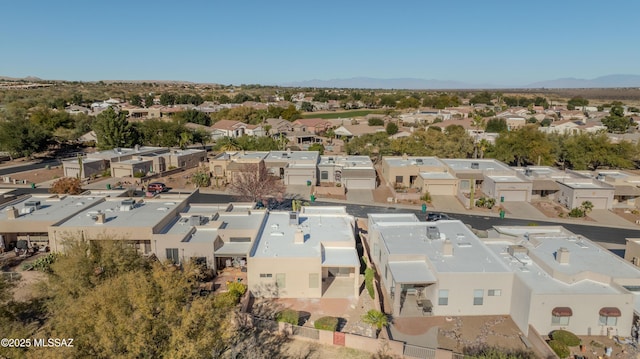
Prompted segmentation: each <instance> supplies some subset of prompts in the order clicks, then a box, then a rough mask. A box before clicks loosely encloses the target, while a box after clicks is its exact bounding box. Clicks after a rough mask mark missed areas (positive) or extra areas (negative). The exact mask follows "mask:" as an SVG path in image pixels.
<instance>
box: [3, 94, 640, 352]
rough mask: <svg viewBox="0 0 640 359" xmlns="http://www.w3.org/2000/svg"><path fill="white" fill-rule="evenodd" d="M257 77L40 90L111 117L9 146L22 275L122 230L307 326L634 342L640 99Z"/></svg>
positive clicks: (350, 332)
mask: <svg viewBox="0 0 640 359" xmlns="http://www.w3.org/2000/svg"><path fill="white" fill-rule="evenodd" d="M342 92H344V91H342ZM335 93H341V91H339V90H335ZM241 94H242V93H237V94H236V95H234V96H238V98H237V102H236V99H235V97H234V98H232V97H230V96H227V95H224V96H226V99H227V100H229V102H226V101H225V98H224V97H222V96H223V95H221V96H219V97H216V98H211V100H207V101H204V98H202V99H198V98H197V96H195V95H189V96H187V95H184V98H183V99H184V100H185V102H188V101H192V100H193V103H184V104H181V103H178V102H179V101H178V100H179V99H181V98H182V97H183V96H178V95H176V94H169V93H163V94H160V95H156V94H153V95H151V94H147V95H145V96H143V95H144V94H143V93H140V95H138V98H136V96H133V100H134V101H131V98H130V99H129V100H128V101H125V100H124V99H120V98H118V97H116V96H113V97H108V98H106V99H104V100H101V101H96V102H92V103H80V104H74V103H69V104H67V105H66V106H65V107H64V110H60V111H59V110H56V109H49V110H46V111H45V110H43V109H34V110H32V111H33V115H32V117H31V118H32V119H33V118H35V119H38V118H42V119H44V118H57V116H63V117H64V116H69V117H68V118H69V119H70V121H72V122H73V121H79V122H78V123H80V122H81V121H85V120H86V119H90V121H91V123H92V125H91V126H89V127H82V128H80V129H78V130H77V131H76V130H73V131H71V130H72V129H71V128H68V129H67V130H69V134H71V133H72V132H73V136H71V135H69V136H68V137H67V139H65V140H64V141H63V140H60V139H58V140H56V141H59V142H58V143H57V144H56V145H55V146H51V145H46V150H45V148H42V149H41V151H40V152H38V151H34V152H31V153H29V154H28V155H27V156H25V153H24V152H21V151H22V150H19V149H17V148H9V147H7V148H3V150H5V151H7V152H6V156H5V157H3V158H2V159H3V162H6V163H0V173H1V175H0V177H1V179H2V181H1V182H0V187H2V191H1V193H2V198H1V199H0V260H2V262H1V263H2V272H3V273H4V274H3V276H5V277H7V278H18V279H14V281H15V283H26V281H27V279H26V278H33V279H32V280H33V281H34V282H35V281H38V280H45V281H51V280H52V279H47V278H52V277H48V276H49V275H50V274H47V273H52V272H54V273H59V272H56V271H58V270H59V269H57V267H56V263H57V262H58V261H61V262H60V263H65V262H64V260H66V259H65V258H72V255H78V253H85V254H80V255H86V253H93V252H96V251H98V249H97V248H103V249H100V250H104V251H107V252H104V254H101V256H109V255H115V254H116V253H129V254H127V255H129V256H133V257H136V258H139V259H140V260H142V261H144V262H145V263H149V264H148V266H147V267H145V268H147V269H144V270H146V271H149V270H150V271H151V272H147V273H149V274H148V275H147V276H149V278H151V277H154V276H155V277H154V278H158V276H160V277H162V276H165V274H158V273H165V272H164V271H176V273H181V274H180V275H190V274H189V273H192V272H191V271H194V273H197V275H195V276H194V277H193V278H192V277H189V278H190V279H185V280H186V281H187V282H188V283H189V284H188V287H189V288H190V289H189V292H190V293H192V294H190V295H193V297H191V298H192V299H190V300H192V301H193V303H199V302H198V301H200V300H202V301H208V300H211V301H215V300H218V301H219V300H221V299H220V298H229V299H228V302H225V303H226V304H224V306H223V307H224V308H225V309H224V310H225V311H227V312H233V313H236V314H237V315H238V316H240V317H241V318H245V319H246V320H247V321H248V322H247V323H244V324H242V325H243V326H245V327H243V328H245V329H243V330H249V328H250V329H251V330H258V331H260V333H266V334H265V335H270V334H268V333H271V331H269V330H266V329H264V328H275V329H274V330H275V331H279V332H283V333H288V334H289V335H290V337H291V338H292V340H293V341H294V342H296V341H300V340H306V341H310V342H312V343H316V344H318V345H328V346H330V347H335V346H338V347H339V346H345V347H347V348H351V349H353V350H358V351H362V352H363V353H368V354H367V355H370V354H375V353H379V352H380V351H381V350H383V348H385V345H386V346H388V348H389V349H384V350H388V351H389V352H390V353H392V354H393V355H395V356H398V357H402V356H404V357H416V358H433V357H442V358H445V357H446V358H458V356H459V355H463V354H462V352H463V351H464V350H463V349H461V348H462V347H461V345H463V344H464V345H468V344H469V343H471V342H473V341H482V342H483V343H497V344H496V345H497V346H500V345H499V344H501V345H505V344H504V343H507V342H508V343H509V345H510V346H509V348H511V350H520V351H523V352H531V353H534V355H535V356H536V357H547V356H551V355H555V354H554V353H555V352H554V350H556V349H554V348H555V346H556V345H557V344H554V343H551V340H550V339H548V338H549V336H550V335H551V336H552V335H553V333H554V332H557V331H566V332H570V333H571V335H575V336H577V337H579V338H580V340H582V341H583V343H588V344H586V345H585V344H583V347H584V348H589V349H587V350H592V351H596V352H597V350H602V349H600V348H605V347H608V346H610V345H611V346H613V345H617V346H616V347H615V349H613V350H614V352H616V353H621V356H622V355H627V354H628V353H635V345H637V340H638V333H640V305H638V303H640V301H638V300H637V293H638V290H637V287H639V286H640V268H638V266H639V265H640V262H639V261H638V260H637V259H638V258H640V255H639V254H638V253H640V250H639V249H638V240H637V237H638V235H637V231H638V229H640V227H639V226H640V208H639V206H640V202H639V201H637V198H638V197H640V188H639V186H640V171H639V170H638V168H637V163H638V162H637V161H638V158H640V157H638V152H637V148H638V142H637V138H638V137H637V136H636V135H637V134H638V132H637V128H636V124H635V122H632V121H631V120H630V119H632V118H635V117H634V116H636V115H637V113H638V111H637V107H635V106H632V105H621V104H619V103H611V104H603V105H596V106H586V105H584V106H582V108H580V109H578V110H576V109H575V107H574V106H569V103H573V102H576V101H578V102H580V101H579V99H578V100H575V99H573V98H570V99H568V100H567V101H566V103H562V104H561V103H558V102H557V101H556V102H554V104H553V105H552V104H550V103H545V102H544V101H542V100H545V101H546V99H545V98H542V97H540V98H542V100H540V99H539V98H535V99H532V98H531V97H519V96H521V95H514V96H513V97H509V96H506V95H502V97H500V98H497V97H495V96H497V95H495V94H491V93H488V92H487V93H486V94H485V93H484V92H481V93H470V94H469V95H467V97H466V98H464V99H459V101H452V103H451V106H442V107H443V108H433V107H429V106H422V105H421V104H419V105H418V106H417V107H415V108H399V107H402V106H400V105H401V104H402V103H403V101H405V100H407V99H410V98H413V97H411V96H409V95H401V94H399V95H398V96H397V99H395V100H394V101H396V107H395V109H393V110H391V109H390V108H388V105H385V106H380V107H379V108H370V109H367V110H365V112H353V111H354V110H344V109H342V108H341V106H340V101H338V100H326V99H324V101H320V100H323V99H322V98H320V100H318V101H316V100H314V99H318V98H319V97H318V96H320V95H321V96H320V97H322V96H328V95H329V94H330V93H329V92H322V91H321V92H316V93H315V94H314V93H313V92H306V91H299V92H297V93H296V94H293V95H291V96H290V97H289V96H287V98H288V100H285V99H284V98H281V97H280V96H279V95H278V94H273V95H272V96H267V97H265V99H266V101H262V100H261V101H257V100H256V98H255V97H257V96H249V95H248V94H244V95H242V96H241ZM245 95H246V96H245ZM171 96H173V97H171ZM344 96H345V98H344V99H343V101H349V103H350V104H349V108H354V107H355V106H358V105H357V103H356V102H353V101H350V100H351V99H350V98H349V96H350V95H346V94H345V95H344ZM425 96H427V97H425V99H424V103H428V102H429V101H431V100H432V99H431V97H428V96H430V95H425ZM482 96H489V99H490V100H492V101H495V102H494V103H492V104H487V103H478V102H477V101H479V98H481V97H482ZM172 98H173V102H172V101H171V99H172ZM140 99H141V100H140ZM383 100H385V98H384V95H383V96H382V97H381V98H380V100H379V101H383ZM145 101H148V102H149V106H147V104H146V103H145ZM511 101H523V102H526V101H530V102H531V101H534V102H535V101H538V103H539V105H535V104H534V102H531V103H530V104H529V105H528V106H524V107H523V106H511V105H508V103H510V102H511ZM572 101H573V102H572ZM131 102H135V103H131ZM151 103H153V104H152V105H151ZM307 103H308V104H311V106H310V105H306V104H307ZM580 103H584V101H582V102H580ZM83 105H86V107H85V106H83ZM384 107H387V108H386V109H385V108H384ZM569 107H572V108H573V109H569ZM319 109H324V110H326V111H319ZM355 111H358V110H355ZM303 115H304V117H302V116H303ZM85 116H86V117H85ZM343 116H344V117H343ZM615 116H618V117H621V118H623V119H627V118H628V119H629V122H628V123H626V127H625V128H624V130H620V129H619V128H618V127H614V126H618V125H616V124H613V122H611V120H612V119H613V118H614V117H615ZM625 121H626V120H625ZM70 123H71V122H70ZM607 124H608V125H607ZM59 131H60V130H58V132H59ZM75 135H78V136H77V137H76V136H75ZM56 138H57V137H56ZM3 143H4V142H3ZM598 146H599V147H598ZM595 148H599V149H600V150H599V152H596V151H595V150H594V149H595ZM29 151H31V150H29ZM83 245H87V246H90V247H91V248H93V249H90V250H88V252H87V251H86V250H85V251H84V252H82V250H80V251H79V252H78V249H76V248H80V247H78V246H83ZM114 248H117V249H114ZM108 251H111V252H108ZM73 253H75V254H73ZM96 253H98V252H96ZM109 253H110V254H109ZM123 255H124V254H123ZM58 258H62V259H58ZM101 258H102V257H101ZM104 258H106V257H104ZM74 260H75V259H74ZM113 260H115V259H113ZM110 261H112V260H111V259H110V260H108V261H107V260H106V259H100V260H99V262H100V263H98V264H97V265H95V266H94V268H91V271H95V273H100V274H98V276H102V275H103V274H102V273H108V271H109V270H115V269H109V268H111V267H109V266H111V265H112V264H109V263H111V262H110ZM41 263H46V264H41ZM41 266H44V268H46V269H45V270H44V271H42V272H41V271H40V269H38V268H41ZM114 268H115V267H114ZM148 268H151V269H148ZM192 268H196V269H192ZM153 271H160V272H153ZM57 275H63V274H57ZM20 278H23V279H20ZM18 285H20V287H17V288H20V289H16V290H15V293H18V294H16V295H18V297H16V298H23V297H20V296H22V295H25V296H29V295H34V294H33V293H35V292H33V289H29V288H32V287H30V285H31V284H18ZM140 285H141V284H140ZM21 293H24V294H21ZM25 298H27V297H25ZM216 298H217V299H216ZM212 303H213V302H212ZM215 305H222V304H215ZM284 313H287V314H286V315H295V317H296V318H298V319H291V320H290V321H289V322H286V321H284V320H283V319H278V318H281V317H282V316H284V315H285V314H284ZM327 318H333V319H331V320H335V321H336V322H337V323H341V324H340V326H336V327H332V328H330V329H329V331H328V332H326V331H325V330H324V329H322V325H321V324H318V323H323V322H324V321H326V320H329V319H327ZM370 318H373V319H370ZM376 318H377V319H376ZM380 318H382V319H380ZM378 321H380V323H383V324H380V325H378V324H375V323H378ZM477 321H481V322H483V323H492V324H486V325H487V327H485V326H482V325H481V324H478V322H477ZM285 323H287V324H285ZM371 323H374V324H371ZM463 323H475V324H463ZM489 325H491V326H490V327H488V326H489ZM465 326H466V327H467V328H472V329H470V330H471V332H472V333H471V334H470V333H466V334H465V333H463V332H462V331H461V328H463V327H465ZM483 328H485V329H483ZM486 328H489V329H486ZM270 330H271V329H270ZM488 332H490V334H487V333H488ZM328 333H330V334H328ZM337 337H343V338H344V345H342V344H336V343H339V342H336V340H337V339H335V340H334V338H337ZM505 338H508V340H507V341H505ZM465 343H466V344H465ZM593 343H595V344H593ZM600 343H601V345H602V347H598V345H599V344H600ZM567 348H568V349H567V350H570V351H571V352H573V353H575V354H576V355H578V354H579V353H581V349H580V347H579V346H578V347H570V346H568V347H567ZM622 350H624V352H623V351H622Z"/></svg>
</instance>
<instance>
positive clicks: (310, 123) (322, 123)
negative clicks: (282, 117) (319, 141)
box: [293, 118, 331, 135]
mask: <svg viewBox="0 0 640 359" xmlns="http://www.w3.org/2000/svg"><path fill="white" fill-rule="evenodd" d="M293 125H294V128H295V127H296V126H301V128H304V129H305V130H303V131H306V132H310V133H313V134H315V135H317V134H320V133H322V132H324V131H326V130H328V129H330V128H331V123H330V122H329V121H327V120H323V119H321V118H305V119H298V120H295V121H293Z"/></svg>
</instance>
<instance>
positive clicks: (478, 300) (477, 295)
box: [473, 289, 484, 305]
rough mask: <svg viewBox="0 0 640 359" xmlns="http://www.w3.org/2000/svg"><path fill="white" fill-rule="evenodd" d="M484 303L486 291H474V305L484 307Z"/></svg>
mask: <svg viewBox="0 0 640 359" xmlns="http://www.w3.org/2000/svg"><path fill="white" fill-rule="evenodd" d="M483 302H484V289H474V290H473V305H482V304H483Z"/></svg>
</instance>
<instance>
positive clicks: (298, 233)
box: [293, 229, 304, 244]
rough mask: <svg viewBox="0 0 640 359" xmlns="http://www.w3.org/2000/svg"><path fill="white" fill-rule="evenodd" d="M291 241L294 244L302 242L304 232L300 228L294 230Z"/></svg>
mask: <svg viewBox="0 0 640 359" xmlns="http://www.w3.org/2000/svg"><path fill="white" fill-rule="evenodd" d="M293 243H295V244H303V243H304V233H303V232H302V229H298V230H296V233H295V234H294V235H293Z"/></svg>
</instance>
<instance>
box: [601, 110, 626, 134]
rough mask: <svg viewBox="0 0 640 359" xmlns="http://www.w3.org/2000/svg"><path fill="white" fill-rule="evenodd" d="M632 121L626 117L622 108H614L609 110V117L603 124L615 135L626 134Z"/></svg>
mask: <svg viewBox="0 0 640 359" xmlns="http://www.w3.org/2000/svg"><path fill="white" fill-rule="evenodd" d="M631 122H632V121H631V119H630V118H628V117H625V116H624V109H623V108H622V106H613V107H611V110H609V116H607V117H605V118H603V119H602V124H603V125H605V126H607V130H608V131H609V132H613V133H626V132H627V131H628V130H629V127H630V126H631Z"/></svg>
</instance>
